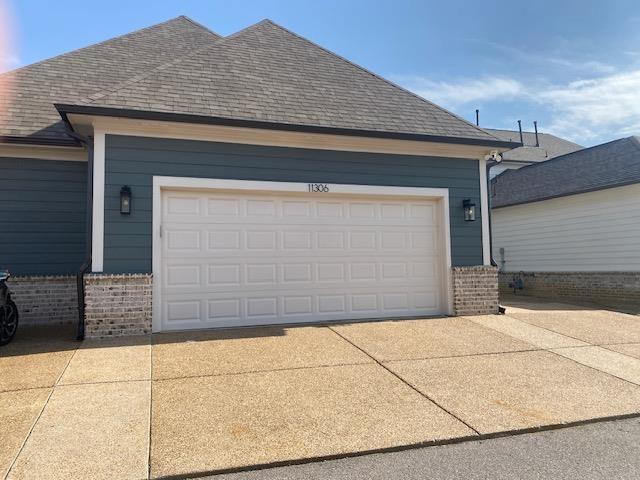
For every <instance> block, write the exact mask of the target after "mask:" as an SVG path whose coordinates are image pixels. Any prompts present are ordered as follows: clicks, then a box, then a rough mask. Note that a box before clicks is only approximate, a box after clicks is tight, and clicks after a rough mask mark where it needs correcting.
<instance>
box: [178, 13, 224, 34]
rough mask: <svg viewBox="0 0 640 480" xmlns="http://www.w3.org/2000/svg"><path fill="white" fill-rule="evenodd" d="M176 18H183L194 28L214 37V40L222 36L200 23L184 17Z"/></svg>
mask: <svg viewBox="0 0 640 480" xmlns="http://www.w3.org/2000/svg"><path fill="white" fill-rule="evenodd" d="M176 18H184V19H185V20H186V21H187V22H190V23H192V24H194V25H195V26H196V27H200V28H202V29H203V30H205V31H207V32H209V33H210V34H211V35H213V36H215V37H216V38H223V37H222V35H220V34H219V33H216V32H214V31H213V30H211V29H210V28H209V27H207V26H205V25H203V24H202V23H200V22H196V21H195V20H194V19H193V18H190V17H187V16H186V15H180V16H179V17H176Z"/></svg>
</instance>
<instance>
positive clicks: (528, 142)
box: [485, 128, 584, 163]
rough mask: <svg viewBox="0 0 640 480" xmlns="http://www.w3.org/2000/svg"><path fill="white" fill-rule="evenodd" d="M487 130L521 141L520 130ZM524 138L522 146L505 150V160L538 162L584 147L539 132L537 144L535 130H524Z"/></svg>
mask: <svg viewBox="0 0 640 480" xmlns="http://www.w3.org/2000/svg"><path fill="white" fill-rule="evenodd" d="M485 130H486V131H487V132H489V133H491V134H492V135H493V136H495V137H498V138H499V139H501V140H504V141H508V142H519V141H520V132H519V131H518V130H499V129H495V128H485ZM522 140H523V145H522V146H521V147H517V148H514V149H512V150H509V151H507V152H504V153H503V154H502V159H503V160H505V161H514V162H526V163H537V162H544V161H546V160H549V159H550V158H554V157H558V156H560V155H565V154H567V153H571V152H575V151H577V150H580V149H582V148H584V147H583V146H582V145H578V144H577V143H573V142H570V141H569V140H565V139H564V138H560V137H556V136H555V135H551V134H549V133H540V132H538V144H539V146H536V134H535V132H522Z"/></svg>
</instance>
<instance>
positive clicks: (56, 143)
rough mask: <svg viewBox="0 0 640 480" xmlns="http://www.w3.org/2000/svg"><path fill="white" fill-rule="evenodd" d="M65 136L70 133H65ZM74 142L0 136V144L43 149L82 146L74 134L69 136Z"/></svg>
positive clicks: (56, 139) (81, 142)
mask: <svg viewBox="0 0 640 480" xmlns="http://www.w3.org/2000/svg"><path fill="white" fill-rule="evenodd" d="M67 135H71V133H69V132H67ZM71 136H72V137H73V138H76V140H63V139H59V138H45V137H17V136H11V135H0V143H12V144H18V145H40V146H44V147H77V146H78V145H79V144H83V143H85V142H83V141H82V140H80V139H77V137H76V134H75V133H74V134H73V135H71Z"/></svg>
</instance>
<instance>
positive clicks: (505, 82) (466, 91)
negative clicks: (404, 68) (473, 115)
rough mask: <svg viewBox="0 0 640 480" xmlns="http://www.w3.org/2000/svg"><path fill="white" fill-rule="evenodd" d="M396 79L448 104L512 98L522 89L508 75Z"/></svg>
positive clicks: (431, 98)
mask: <svg viewBox="0 0 640 480" xmlns="http://www.w3.org/2000/svg"><path fill="white" fill-rule="evenodd" d="M395 80H396V81H397V82H398V83H401V84H402V85H405V86H406V87H407V88H408V89H409V90H411V91H413V92H415V93H417V94H418V95H420V96H421V97H424V98H426V99H428V100H430V101H432V102H434V103H436V104H440V105H443V106H448V107H457V106H461V105H465V104H468V103H472V102H475V103H477V102H482V101H491V100H512V99H514V98H515V97H517V96H518V95H521V94H522V93H523V92H524V86H523V85H522V84H521V83H520V82H518V81H517V80H514V79H512V78H508V77H484V78H480V79H463V80H460V81H457V82H443V81H440V82H438V81H433V80H430V79H428V78H424V77H415V76H414V77H407V76H405V77H399V76H396V77H395Z"/></svg>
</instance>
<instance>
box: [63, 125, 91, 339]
mask: <svg viewBox="0 0 640 480" xmlns="http://www.w3.org/2000/svg"><path fill="white" fill-rule="evenodd" d="M67 134H68V135H70V136H72V137H73V138H75V139H76V140H78V141H79V142H80V143H82V144H84V145H85V146H86V147H87V212H86V231H85V252H86V253H85V258H84V261H83V262H82V265H80V268H79V269H78V272H77V273H76V290H77V292H78V328H77V331H76V340H79V341H80V340H84V331H85V328H84V327H85V325H84V311H85V302H84V276H85V274H86V273H87V272H88V271H89V268H91V238H92V235H91V233H92V232H91V230H92V218H93V217H92V212H93V138H92V137H85V136H83V135H79V134H77V133H76V132H74V131H72V130H71V129H70V128H67Z"/></svg>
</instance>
